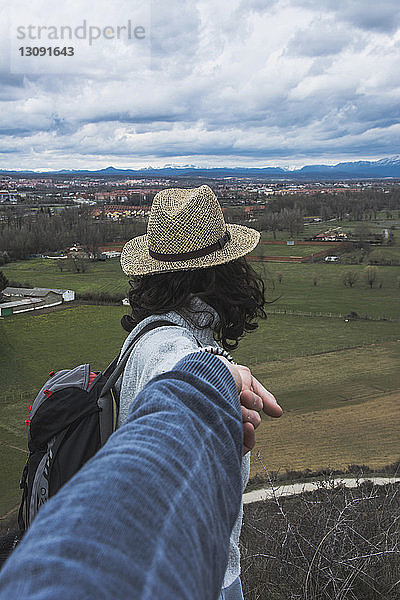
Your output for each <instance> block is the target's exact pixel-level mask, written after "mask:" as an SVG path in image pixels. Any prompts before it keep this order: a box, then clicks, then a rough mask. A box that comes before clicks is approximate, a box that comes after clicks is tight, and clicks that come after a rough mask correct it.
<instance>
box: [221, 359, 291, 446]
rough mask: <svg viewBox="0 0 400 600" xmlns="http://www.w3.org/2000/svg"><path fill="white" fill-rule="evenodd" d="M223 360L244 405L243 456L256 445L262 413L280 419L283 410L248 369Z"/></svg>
mask: <svg viewBox="0 0 400 600" xmlns="http://www.w3.org/2000/svg"><path fill="white" fill-rule="evenodd" d="M219 358H222V360H223V361H224V362H225V364H226V366H227V367H228V369H229V370H230V372H231V373H232V375H233V378H234V379H235V382H236V386H237V388H238V392H239V398H240V404H241V405H242V421H243V455H245V454H247V452H250V450H252V449H253V448H254V445H255V443H256V434H255V430H256V429H257V427H258V426H259V424H260V423H261V417H260V415H259V413H260V411H263V412H264V413H265V414H266V415H268V416H269V417H275V418H278V417H280V416H281V415H282V413H283V410H282V409H281V407H280V406H279V404H278V403H277V401H276V399H275V396H274V395H273V394H271V392H269V391H268V390H267V389H265V387H264V386H263V385H262V384H261V383H260V382H259V381H258V380H257V379H256V378H255V377H253V375H252V374H251V371H250V369H249V368H248V367H245V366H243V365H233V364H232V363H230V362H229V361H227V360H226V359H224V358H223V357H219Z"/></svg>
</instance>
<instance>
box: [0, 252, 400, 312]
mask: <svg viewBox="0 0 400 600" xmlns="http://www.w3.org/2000/svg"><path fill="white" fill-rule="evenodd" d="M317 247H318V246H317ZM253 265H255V267H256V268H258V269H259V270H260V271H261V272H262V274H263V276H264V278H265V279H266V280H267V281H268V282H269V288H270V292H269V297H270V299H271V300H275V303H274V304H273V308H274V309H280V308H289V309H291V310H296V311H303V312H304V311H306V312H309V311H311V312H323V313H330V312H332V313H336V314H347V313H349V312H351V311H355V312H357V313H358V314H359V315H360V316H363V315H365V314H367V315H370V316H373V317H378V318H379V317H382V316H387V317H391V318H400V286H399V279H398V278H399V277H400V267H393V266H383V267H377V273H378V280H377V282H376V283H375V284H374V287H373V288H372V289H370V288H369V286H368V284H367V283H366V281H365V265H351V266H348V265H341V264H325V263H315V264H303V263H301V264H297V263H296V264H291V263H278V264H272V263H259V264H257V263H253ZM349 269H351V270H354V271H356V272H357V273H358V280H357V282H356V283H355V285H354V286H353V287H352V288H349V287H347V288H346V287H345V286H344V285H343V281H342V278H343V275H344V273H345V272H346V271H348V270H349ZM2 271H3V272H4V274H5V275H6V276H7V277H8V279H9V280H14V281H19V282H20V283H28V284H31V285H32V286H38V287H53V288H61V289H72V290H74V291H75V292H89V291H97V292H107V293H109V294H113V293H126V292H127V290H128V288H129V284H128V278H127V277H125V276H124V275H123V273H122V271H121V267H120V264H119V260H118V259H110V260H107V261H106V262H104V263H103V262H94V263H90V268H89V271H87V272H86V273H71V272H63V273H60V271H59V269H58V268H57V266H56V265H55V264H54V261H51V260H46V259H33V260H29V261H19V262H15V263H10V264H8V265H4V266H3V267H2ZM279 275H280V276H281V279H282V282H281V283H278V276H279ZM315 278H316V280H317V285H314V279H315ZM380 284H382V287H379V286H380Z"/></svg>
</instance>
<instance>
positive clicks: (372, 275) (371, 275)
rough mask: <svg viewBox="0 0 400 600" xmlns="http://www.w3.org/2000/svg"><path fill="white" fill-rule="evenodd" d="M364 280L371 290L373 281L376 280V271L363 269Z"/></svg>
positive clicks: (372, 268) (370, 268) (369, 268)
mask: <svg viewBox="0 0 400 600" xmlns="http://www.w3.org/2000/svg"><path fill="white" fill-rule="evenodd" d="M365 279H366V280H367V283H368V285H369V287H370V288H371V289H372V287H373V285H374V283H375V281H376V280H377V279H378V269H377V268H376V267H371V266H369V267H366V269H365Z"/></svg>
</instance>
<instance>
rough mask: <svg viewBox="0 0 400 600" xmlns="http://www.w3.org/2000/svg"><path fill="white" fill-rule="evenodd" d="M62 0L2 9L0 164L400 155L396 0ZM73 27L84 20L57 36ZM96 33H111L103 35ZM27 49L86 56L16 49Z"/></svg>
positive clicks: (234, 162) (287, 161) (329, 160)
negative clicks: (69, 51) (71, 50)
mask: <svg viewBox="0 0 400 600" xmlns="http://www.w3.org/2000/svg"><path fill="white" fill-rule="evenodd" d="M10 4H11V3H10ZM55 4H57V5H59V3H54V2H51V1H50V0H30V1H29V2H28V1H27V0H23V1H21V0H15V2H14V3H13V5H12V9H11V8H10V7H8V8H6V7H4V3H3V9H0V23H1V30H0V33H1V36H0V168H14V169H15V168H16V169H22V168H29V169H38V170H39V169H46V168H49V169H58V168H102V167H106V166H109V165H113V166H118V167H146V166H149V165H151V166H154V167H156V166H163V165H165V164H174V165H184V164H194V165H199V166H223V165H226V166H238V165H247V166H250V165H253V166H263V165H278V166H286V167H290V168H292V167H296V166H302V165H304V164H312V163H325V164H334V163H336V162H339V161H347V160H359V159H370V160H375V159H379V158H383V157H387V156H393V155H398V154H400V3H399V0H379V1H377V0H200V1H196V0H168V1H165V0H113V2H109V0H107V1H105V0H97V1H96V3H90V4H91V5H92V6H95V7H96V13H94V12H93V9H92V8H90V7H88V8H87V9H86V8H85V7H82V3H81V2H80V1H78V0H70V1H69V2H68V3H65V4H68V7H64V9H63V12H62V13H61V12H60V11H61V9H60V6H57V13H54V5H55ZM87 4H88V5H89V3H87ZM52 11H53V12H52ZM128 21H129V22H130V31H129V33H130V38H129V39H128ZM32 24H33V28H32V29H31V30H30V31H29V30H28V25H32ZM39 25H42V26H43V27H47V28H48V29H42V31H41V33H40V35H41V37H40V40H38V26H39ZM63 25H64V26H68V27H70V30H71V32H72V34H71V35H75V34H74V31H75V29H76V28H77V27H79V26H81V29H80V30H79V31H78V34H77V37H75V38H74V39H66V36H68V35H69V30H68V29H65V31H66V33H63V35H64V40H60V39H59V37H60V35H61V34H60V32H61V29H60V28H61V26H63ZM118 26H119V27H120V28H121V29H120V30H119V38H117V31H118V30H117V27H118ZM50 27H52V29H50ZM83 27H86V30H84V28H83ZM89 27H98V28H99V31H101V35H100V34H98V33H97V30H96V29H93V30H92V31H93V37H94V39H92V40H91V43H89V42H90V40H89V39H88V36H89ZM123 27H125V29H124V28H123ZM135 27H139V29H137V33H138V35H137V37H135V35H134V34H133V33H132V32H133V31H134V29H135ZM104 28H106V30H105V29H104ZM28 34H29V35H28ZM46 35H48V36H49V37H48V38H47V37H46ZM97 35H99V37H96V36H97ZM50 36H52V38H51V37H50ZM57 36H59V37H58V38H57ZM83 36H86V37H85V39H80V38H82V37H83ZM27 46H32V47H33V46H44V47H49V46H51V47H55V46H59V47H61V48H62V47H63V46H68V47H71V46H72V47H74V52H75V53H74V56H73V57H64V56H60V57H55V56H52V57H48V56H45V57H40V56H38V57H26V56H24V57H22V56H20V54H21V51H20V50H19V48H20V47H23V48H26V47H27ZM24 51H26V50H24Z"/></svg>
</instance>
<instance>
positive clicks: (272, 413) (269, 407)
mask: <svg viewBox="0 0 400 600" xmlns="http://www.w3.org/2000/svg"><path fill="white" fill-rule="evenodd" d="M251 387H252V390H253V391H254V392H255V393H256V394H257V396H259V397H260V398H261V401H262V404H263V406H262V410H263V412H264V413H265V414H266V415H268V416H269V417H275V418H278V417H280V416H281V415H282V413H283V410H282V408H281V407H280V406H279V404H278V403H277V401H276V398H275V396H274V395H273V394H271V392H269V391H268V390H267V389H266V388H265V387H264V386H263V385H262V384H261V383H260V382H259V381H258V380H257V379H256V378H255V377H254V376H252V386H251Z"/></svg>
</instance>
